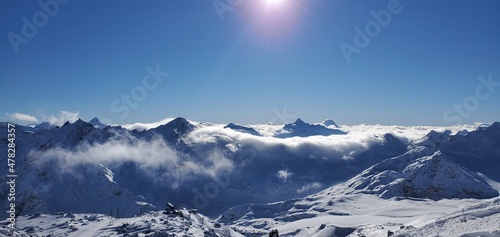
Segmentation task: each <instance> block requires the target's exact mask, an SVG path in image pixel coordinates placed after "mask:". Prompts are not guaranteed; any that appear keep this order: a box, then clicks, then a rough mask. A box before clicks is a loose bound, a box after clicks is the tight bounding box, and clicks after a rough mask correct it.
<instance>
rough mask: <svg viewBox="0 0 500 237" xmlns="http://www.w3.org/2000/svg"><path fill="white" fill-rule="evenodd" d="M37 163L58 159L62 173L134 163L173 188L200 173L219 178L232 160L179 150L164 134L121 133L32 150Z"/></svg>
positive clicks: (219, 154) (219, 153) (229, 166)
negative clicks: (70, 145) (137, 135)
mask: <svg viewBox="0 0 500 237" xmlns="http://www.w3.org/2000/svg"><path fill="white" fill-rule="evenodd" d="M29 155H30V156H31V157H34V158H35V159H36V161H37V162H36V163H37V164H38V165H44V164H51V163H53V162H54V163H56V164H57V165H58V167H59V168H60V171H61V172H62V173H69V174H74V173H76V174H77V173H78V172H76V170H77V167H78V166H79V165H89V164H90V165H95V166H98V165H100V164H102V165H105V166H107V167H110V168H119V166H122V165H124V164H127V163H130V162H132V163H134V164H135V166H136V167H138V168H139V170H141V171H143V173H145V174H146V175H148V176H149V177H150V178H152V179H153V180H154V181H157V182H162V183H164V181H165V180H166V179H168V181H169V183H170V185H171V186H172V187H173V188H176V187H178V185H179V184H180V183H182V182H183V181H185V180H189V179H192V178H195V177H198V176H204V177H211V178H213V179H217V178H218V176H219V175H220V173H221V172H226V171H230V170H231V169H232V168H233V162H232V161H231V160H230V159H228V158H226V157H225V156H224V154H223V153H222V152H219V151H217V150H212V151H207V152H206V154H203V156H201V157H203V160H202V159H200V158H198V157H194V156H190V155H186V154H182V153H179V152H177V151H175V150H174V149H173V148H171V147H170V146H168V145H167V144H166V143H165V141H164V140H163V139H161V138H159V137H158V138H155V139H153V140H151V141H143V140H137V139H134V138H132V137H123V136H122V137H120V138H117V139H113V140H109V141H107V142H105V143H102V144H98V143H96V144H88V143H84V144H82V145H79V146H78V147H76V148H75V149H71V150H70V149H64V148H59V147H58V148H52V149H49V150H46V151H36V152H31V153H30V154H29Z"/></svg>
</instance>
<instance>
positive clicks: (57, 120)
mask: <svg viewBox="0 0 500 237" xmlns="http://www.w3.org/2000/svg"><path fill="white" fill-rule="evenodd" d="M76 120H78V111H77V112H74V113H73V112H68V111H64V110H63V111H61V112H59V115H58V116H54V115H51V116H49V117H48V118H47V122H49V123H50V124H52V125H56V126H61V125H63V124H64V123H66V122H70V123H74V122H75V121H76Z"/></svg>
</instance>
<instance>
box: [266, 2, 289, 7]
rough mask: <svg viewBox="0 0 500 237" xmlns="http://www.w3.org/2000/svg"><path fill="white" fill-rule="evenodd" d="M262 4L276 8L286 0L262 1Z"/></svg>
mask: <svg viewBox="0 0 500 237" xmlns="http://www.w3.org/2000/svg"><path fill="white" fill-rule="evenodd" d="M264 2H265V3H266V5H267V6H268V7H278V6H280V5H283V4H284V3H285V2H286V0H264Z"/></svg>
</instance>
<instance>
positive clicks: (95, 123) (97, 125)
mask: <svg viewBox="0 0 500 237" xmlns="http://www.w3.org/2000/svg"><path fill="white" fill-rule="evenodd" d="M89 123H90V124H91V125H92V126H94V127H95V128H97V129H103V128H105V127H106V125H105V124H103V123H101V121H99V119H98V118H96V117H94V118H93V119H91V120H90V121H89Z"/></svg>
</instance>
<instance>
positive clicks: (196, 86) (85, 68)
mask: <svg viewBox="0 0 500 237" xmlns="http://www.w3.org/2000/svg"><path fill="white" fill-rule="evenodd" d="M54 1H55V0H53V1H47V0H43V1H42V2H48V3H54ZM60 1H61V2H63V1H62V0H60ZM65 1H68V0H65ZM264 1H265V0H242V1H241V3H240V4H239V5H235V6H227V5H226V7H230V8H228V9H231V10H228V11H226V12H224V13H223V14H222V16H223V18H224V19H223V20H222V19H221V17H220V15H219V14H218V13H217V11H216V10H215V7H214V5H213V1H212V0H209V1H195V0H165V1H159V0H157V1H154V0H153V1H118V0H109V1H97V0H93V1H77V0H72V1H69V2H68V3H67V4H65V5H62V3H59V2H57V6H58V8H59V9H57V10H58V11H57V12H56V13H55V14H52V13H51V15H53V16H49V15H48V14H47V13H44V12H42V11H44V10H43V7H41V6H40V5H39V4H38V3H37V2H36V1H23V2H20V1H1V2H0V22H1V25H0V35H1V36H2V38H1V40H0V65H1V70H0V83H1V86H0V99H1V101H2V102H1V104H0V120H2V121H5V120H9V119H10V118H9V115H12V114H14V113H20V114H26V115H30V116H34V117H36V118H37V119H38V121H42V120H44V119H46V118H47V117H48V116H50V115H55V114H58V113H59V111H63V110H64V111H70V112H76V111H78V112H79V115H80V117H81V118H82V119H84V120H89V119H91V118H92V117H99V118H107V119H109V120H110V121H112V122H114V123H119V124H121V123H133V122H152V121H158V120H161V119H162V118H165V117H177V116H182V117H186V118H188V119H191V120H196V121H208V122H218V123H219V122H220V123H227V122H236V123H243V124H246V123H262V122H268V121H271V120H273V119H275V117H276V116H277V115H276V114H275V113H274V112H273V110H274V111H276V110H277V111H282V110H283V108H284V107H286V110H287V111H288V112H289V113H290V114H294V115H298V116H299V117H301V118H303V119H304V120H305V121H309V122H316V121H321V120H323V119H324V118H332V119H334V120H335V121H337V122H338V123H340V124H357V123H370V124H377V123H380V124H400V125H450V124H453V123H456V122H461V123H473V122H476V121H481V122H492V121H498V120H500V86H498V85H497V84H499V83H500V14H499V12H500V1H497V0H485V1H464V0H460V1H430V0H427V1H409V0H402V1H400V2H399V6H397V5H391V4H397V2H393V1H389V0H387V1H360V0H348V1H340V0H337V1H334V0H308V1H305V0H294V1H293V0H282V2H278V3H276V4H275V5H272V6H271V5H266V4H270V3H265V2H264ZM228 2H231V1H228V0H220V1H219V3H221V4H220V5H218V6H224V5H223V4H229V3H228ZM235 2H237V1H235ZM388 5H390V6H388ZM391 7H392V8H391ZM388 8H391V9H392V10H393V13H390V12H389V13H390V15H391V19H390V21H388V23H387V24H385V26H382V25H380V23H376V22H374V21H375V18H374V16H372V15H371V14H370V11H372V10H373V11H375V12H379V11H381V10H386V11H387V9H388ZM48 9H49V11H54V10H56V9H55V8H54V5H49V8H48ZM221 9H222V8H221ZM221 9H219V10H220V11H221ZM222 10H223V9H222ZM49 13H50V12H49ZM44 16H47V18H44ZM23 17H26V19H27V20H28V21H29V22H30V23H29V24H33V22H34V21H36V22H35V23H37V24H38V25H39V27H37V26H35V27H36V28H37V30H38V32H37V34H36V35H35V36H34V37H31V36H32V35H29V34H30V33H33V32H31V31H29V30H31V28H30V27H28V26H25V25H29V24H28V23H25V22H24V21H23V20H22V18H23ZM34 18H35V20H34ZM382 18H383V17H382ZM47 19H48V21H46V20H47ZM44 21H45V22H44ZM370 22H371V23H370ZM367 24H368V26H369V30H372V32H371V34H372V36H373V37H371V36H368V37H369V39H370V42H369V43H368V44H367V45H363V46H366V47H364V48H360V49H359V50H360V51H358V52H359V53H353V54H352V55H351V56H350V59H351V61H350V62H347V60H346V57H345V55H344V54H343V53H342V50H341V47H340V45H341V43H342V42H344V43H346V44H349V45H352V46H354V47H355V46H356V44H355V41H354V39H355V35H356V34H357V33H356V32H355V27H359V28H360V29H361V30H362V31H365V26H367ZM377 25H378V27H380V29H377V28H376V27H377ZM370 27H372V28H370ZM23 28H25V29H24V31H25V32H24V33H28V35H23ZM377 30H378V31H377ZM10 32H12V33H13V34H15V35H16V36H17V38H16V37H14V36H13V34H10V36H9V33H10ZM25 36H29V37H25ZM13 37H14V38H15V40H14V41H13ZM30 37H31V38H30ZM20 38H24V39H25V40H24V41H23V42H21V41H22V40H20ZM12 42H15V43H14V44H13V43H12ZM15 48H17V50H18V52H17V53H16V52H15ZM157 65H159V68H160V70H161V71H163V72H168V73H169V75H168V77H164V78H163V81H162V82H161V83H157V81H155V80H154V78H152V77H150V78H149V79H147V80H146V82H147V87H148V88H149V89H147V88H145V86H144V85H143V78H144V77H145V76H146V75H148V70H147V69H146V68H147V67H148V66H150V67H151V68H153V69H155V68H156V66H157ZM490 74H491V75H492V80H493V81H495V82H496V84H494V86H492V85H490V87H485V86H480V85H482V84H481V82H480V81H478V79H477V78H478V76H483V77H484V78H485V79H486V80H487V77H488V75H490ZM490 84H491V83H490ZM155 85H156V87H155ZM153 87H155V88H153ZM478 87H480V88H479V89H478ZM144 91H146V94H145V95H144V94H141V93H140V92H144ZM476 91H479V94H477V93H476ZM134 92H135V93H136V96H135V98H136V99H137V98H139V99H140V101H134V97H132V98H131V99H132V102H133V103H134V106H135V105H136V107H134V108H132V106H131V105H129V104H127V103H126V102H125V101H124V100H123V98H122V95H126V94H131V93H134ZM478 95H479V96H478ZM140 97H145V98H140ZM464 101H466V103H469V104H468V105H467V106H466V108H465V109H464V108H462V109H463V110H464V111H462V112H460V111H458V110H457V109H456V108H454V105H460V104H463V103H464ZM135 102H137V103H135ZM125 110H128V113H126V112H125ZM446 111H448V113H446ZM464 113H465V114H464ZM275 122H277V123H280V120H279V119H277V120H276V119H275Z"/></svg>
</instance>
